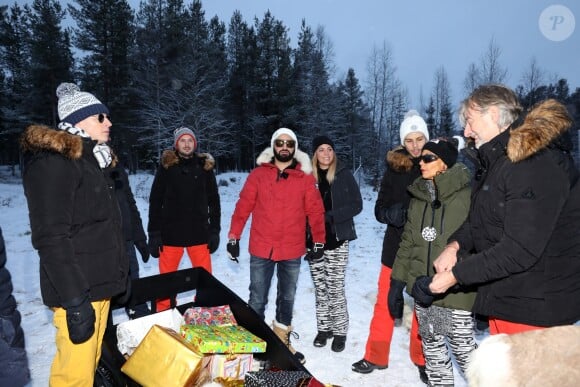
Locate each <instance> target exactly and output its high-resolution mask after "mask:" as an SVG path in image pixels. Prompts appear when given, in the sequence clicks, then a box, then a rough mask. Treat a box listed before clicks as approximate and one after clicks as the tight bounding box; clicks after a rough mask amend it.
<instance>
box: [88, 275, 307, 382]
mask: <svg viewBox="0 0 580 387" xmlns="http://www.w3.org/2000/svg"><path fill="white" fill-rule="evenodd" d="M192 290H195V302H189V303H186V304H183V305H177V309H178V310H179V311H180V312H181V313H184V312H185V310H186V309H187V308H189V307H192V306H220V305H229V306H230V309H231V310H232V313H233V314H234V317H235V318H236V321H237V322H238V324H239V325H241V326H243V327H244V328H246V329H247V330H249V331H250V332H252V333H253V334H254V335H256V336H258V337H260V338H261V339H262V340H264V341H266V343H267V346H266V352H264V353H256V354H254V358H255V359H257V360H259V361H260V362H263V363H264V364H268V365H269V366H268V367H267V368H276V369H280V370H287V371H303V372H306V373H308V374H309V375H310V372H309V371H308V370H307V369H306V368H305V367H304V366H303V365H302V364H301V363H300V362H299V361H298V360H296V358H295V357H294V356H293V355H292V352H290V350H288V347H286V345H285V344H284V343H283V342H282V341H281V340H280V339H279V338H278V336H276V334H275V333H274V332H273V331H272V329H270V327H269V326H268V325H267V324H266V322H264V320H262V319H261V318H260V317H259V316H258V315H257V314H256V312H254V310H253V309H252V308H250V306H249V305H248V304H247V303H246V302H245V301H243V300H242V299H241V298H240V297H238V295H237V294H235V293H234V292H233V291H231V290H230V289H229V288H228V287H227V286H225V285H224V284H222V283H221V282H220V281H218V280H217V279H216V278H215V277H214V276H213V275H211V274H210V273H208V272H207V271H206V270H205V269H202V268H191V269H185V270H179V271H176V272H173V273H165V274H159V275H154V276H151V277H144V278H140V279H138V280H134V281H133V282H132V290H131V298H130V300H129V302H128V305H129V306H131V305H138V304H141V303H144V302H147V301H150V302H151V305H152V306H154V305H155V300H156V299H162V298H170V299H173V298H174V297H175V295H177V294H180V293H185V292H189V291H192ZM125 306H126V305H116V304H114V301H113V302H112V303H111V310H115V309H119V308H125ZM124 363H125V358H124V356H123V355H122V354H121V353H120V352H119V350H118V349H117V326H116V325H113V322H112V318H109V326H108V327H107V330H106V331H105V336H104V339H103V347H102V355H101V360H100V361H99V365H98V367H97V372H96V375H95V383H94V386H98V387H125V386H129V387H133V386H139V384H138V383H137V382H135V381H134V380H132V379H131V378H129V377H128V376H127V375H125V374H124V373H122V372H121V367H122V366H123V364H124Z"/></svg>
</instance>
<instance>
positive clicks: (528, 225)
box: [449, 101, 580, 326]
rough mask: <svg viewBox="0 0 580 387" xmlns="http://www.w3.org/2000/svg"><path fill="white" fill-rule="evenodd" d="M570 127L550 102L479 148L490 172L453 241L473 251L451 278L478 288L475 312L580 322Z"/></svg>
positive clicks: (579, 243)
mask: <svg viewBox="0 0 580 387" xmlns="http://www.w3.org/2000/svg"><path fill="white" fill-rule="evenodd" d="M570 123H571V121H570V119H569V118H568V116H567V113H566V110H565V108H564V107H563V106H562V105H560V104H558V103H557V102H555V101H546V102H544V103H542V104H541V105H539V106H538V107H536V108H534V109H533V110H532V111H531V112H530V113H529V114H528V115H527V117H526V119H525V121H524V123H523V124H522V125H521V126H519V127H516V128H512V129H509V130H506V131H505V132H503V133H501V134H499V135H498V136H496V137H495V138H494V139H492V140H491V141H490V142H488V143H486V144H484V145H482V146H481V147H480V149H479V152H480V156H481V159H482V162H483V166H484V170H485V173H484V175H483V176H482V179H481V180H480V182H479V184H478V185H477V186H476V188H475V190H474V191H473V196H472V204H471V209H470V214H469V218H468V220H467V221H466V223H464V224H463V226H462V227H461V228H460V229H459V230H458V231H457V232H456V233H455V234H454V235H452V236H451V237H450V239H449V240H450V241H451V240H456V241H457V242H459V245H460V246H461V248H462V249H464V250H467V251H470V250H472V249H474V251H475V252H476V254H474V255H471V256H469V257H467V258H465V259H464V260H462V261H460V262H458V263H457V265H456V266H455V267H454V269H453V273H454V275H455V277H456V278H457V280H458V281H459V283H461V284H467V285H470V284H481V285H480V286H479V290H478V294H477V298H476V301H475V305H474V311H475V312H477V313H480V314H483V315H488V316H493V317H496V318H499V319H503V320H507V321H511V322H516V323H522V324H528V325H537V326H554V325H563V324H571V323H574V322H576V321H577V320H579V319H580V184H579V183H578V172H577V170H576V169H575V167H574V161H573V159H572V157H571V156H570V152H569V151H570V149H571V146H570V145H571V143H570V142H564V141H562V140H563V139H565V138H566V136H567V135H568V133H567V130H568V127H569V126H570Z"/></svg>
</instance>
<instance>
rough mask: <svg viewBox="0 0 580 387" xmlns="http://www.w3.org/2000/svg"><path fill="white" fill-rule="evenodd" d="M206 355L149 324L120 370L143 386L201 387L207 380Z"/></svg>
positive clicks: (159, 327)
mask: <svg viewBox="0 0 580 387" xmlns="http://www.w3.org/2000/svg"><path fill="white" fill-rule="evenodd" d="M209 361H210V358H209V357H208V356H203V355H202V354H201V353H198V352H196V350H195V348H194V346H193V345H192V344H191V343H188V342H187V341H186V340H185V339H183V337H181V335H179V334H178V333H177V332H175V331H174V330H172V329H169V328H164V327H161V326H159V325H153V327H152V328H151V329H150V330H149V332H148V333H147V335H146V336H145V338H144V339H143V341H142V342H141V344H139V346H138V347H137V349H136V350H135V352H133V354H132V355H131V356H130V357H129V359H128V360H127V361H126V362H125V364H124V365H123V367H121V371H123V372H124V373H125V374H127V375H128V376H129V377H130V378H131V379H133V380H134V381H136V382H137V383H139V384H141V385H143V386H147V387H149V386H151V387H157V386H159V387H167V386H175V387H178V386H179V387H181V386H184V387H185V386H187V387H191V386H201V385H203V384H205V383H207V382H208V381H210V370H209Z"/></svg>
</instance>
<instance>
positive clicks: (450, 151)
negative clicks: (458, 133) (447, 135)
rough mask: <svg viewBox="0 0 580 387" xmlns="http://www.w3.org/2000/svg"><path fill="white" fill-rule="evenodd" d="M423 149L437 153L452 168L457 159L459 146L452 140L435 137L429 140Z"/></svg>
mask: <svg viewBox="0 0 580 387" xmlns="http://www.w3.org/2000/svg"><path fill="white" fill-rule="evenodd" d="M423 149H426V150H428V151H431V152H433V153H434V154H435V155H437V156H438V157H439V158H440V159H441V160H443V162H444V163H445V165H447V168H451V167H452V166H453V165H454V164H455V162H456V161H457V154H458V152H457V147H456V146H455V144H453V143H452V142H450V141H446V140H443V139H435V140H431V141H429V142H427V143H426V144H425V146H423Z"/></svg>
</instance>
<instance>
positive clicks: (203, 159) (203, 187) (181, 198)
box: [147, 150, 221, 247]
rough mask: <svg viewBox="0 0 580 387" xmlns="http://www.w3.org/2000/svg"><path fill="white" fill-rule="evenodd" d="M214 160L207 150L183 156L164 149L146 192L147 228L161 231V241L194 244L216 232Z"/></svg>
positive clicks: (217, 210)
mask: <svg viewBox="0 0 580 387" xmlns="http://www.w3.org/2000/svg"><path fill="white" fill-rule="evenodd" d="M214 164H215V161H214V159H213V158H212V157H211V155H209V154H207V153H196V154H194V156H193V157H192V158H190V159H184V158H181V157H179V156H178V155H177V153H176V152H175V151H174V150H166V151H164V152H163V155H162V157H161V165H160V166H159V168H158V169H157V173H156V174H155V179H154V180H153V185H152V186H151V195H150V196H149V225H148V227H147V230H148V231H149V233H151V232H161V239H162V240H163V244H164V245H168V246H183V247H185V246H195V245H201V244H206V243H208V240H209V235H210V234H218V235H219V232H220V219H221V207H220V197H219V192H218V188H217V183H216V178H215V175H214V173H213V167H214Z"/></svg>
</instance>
